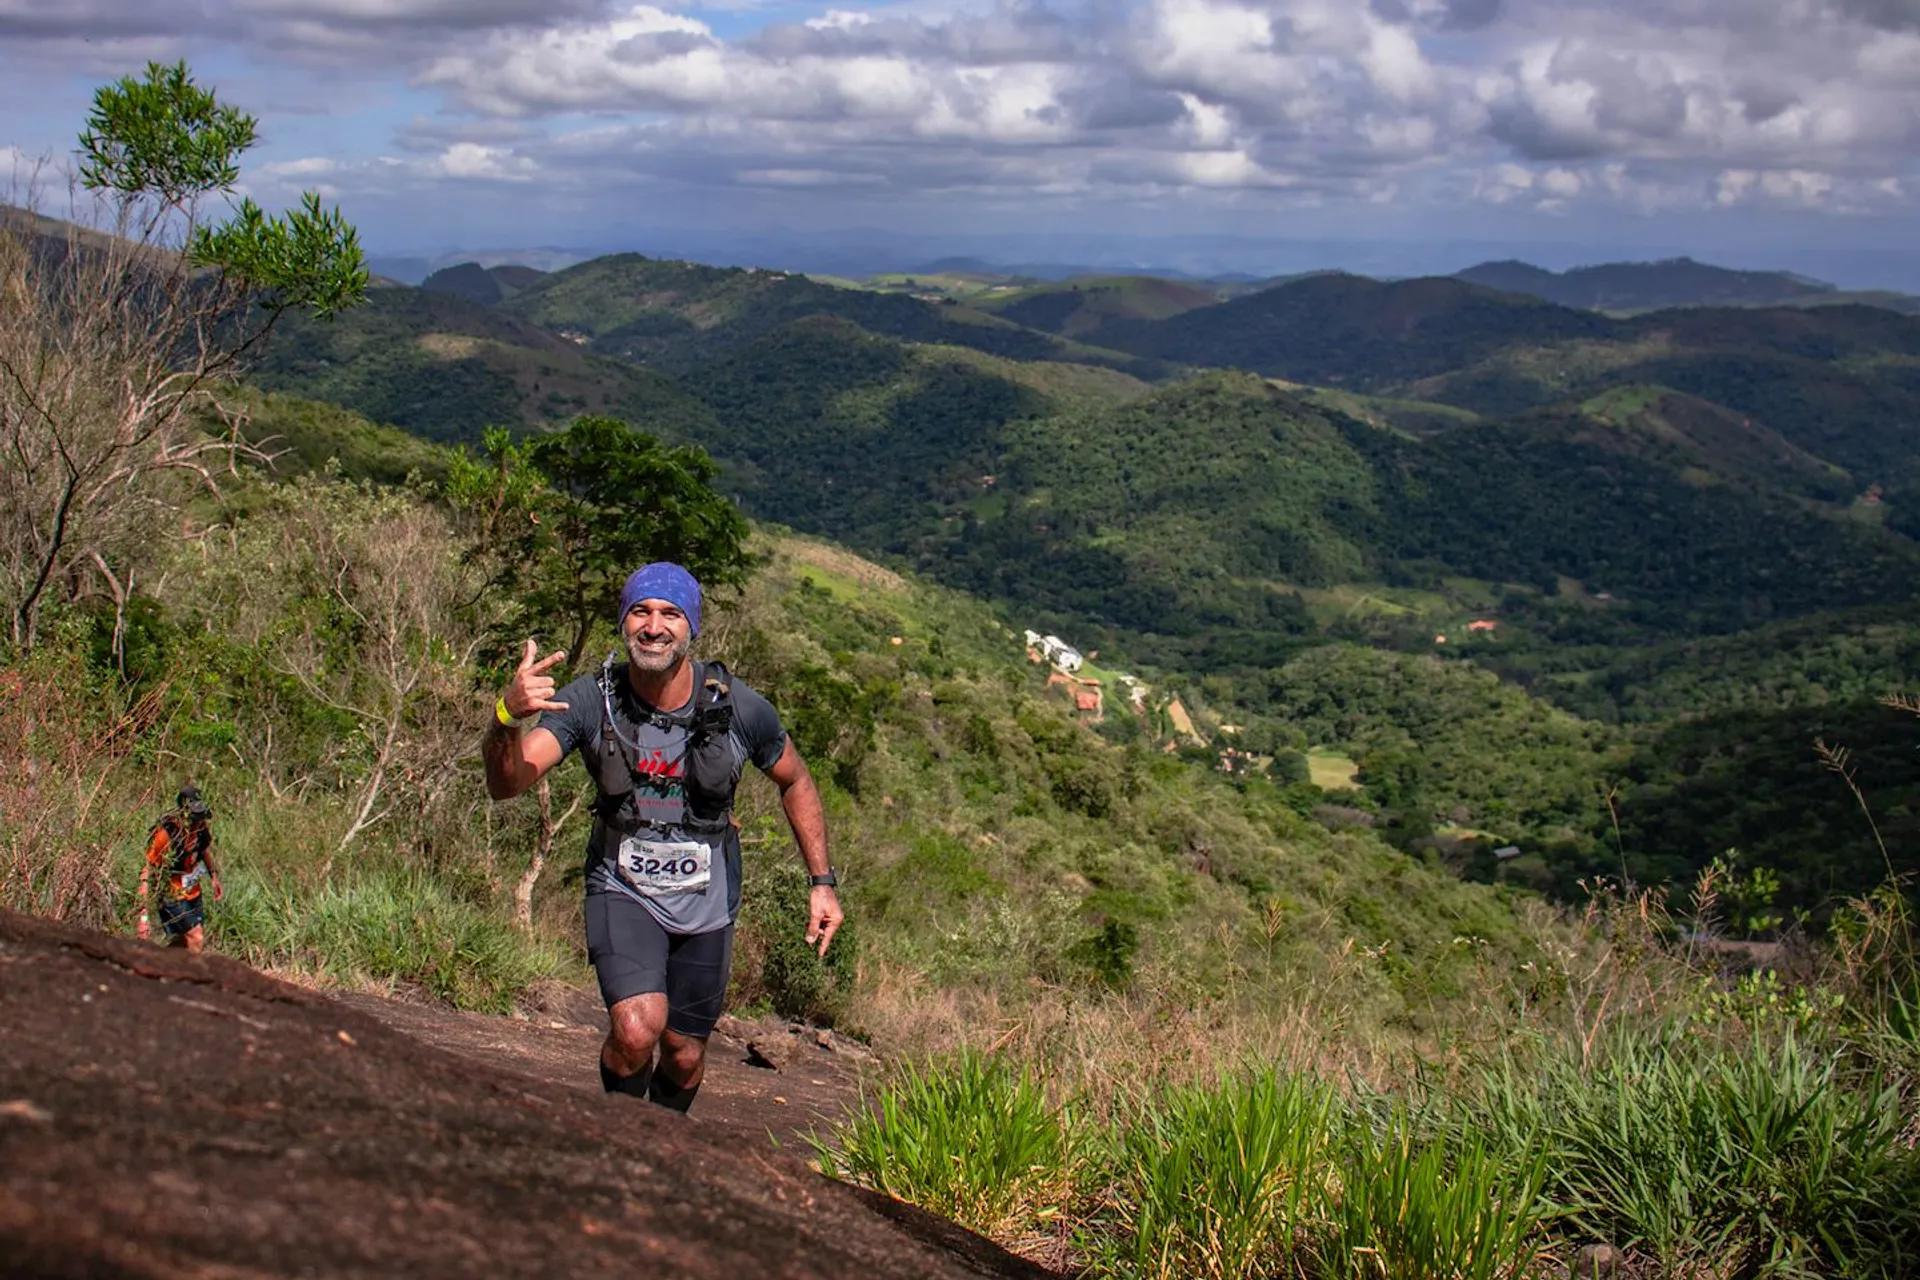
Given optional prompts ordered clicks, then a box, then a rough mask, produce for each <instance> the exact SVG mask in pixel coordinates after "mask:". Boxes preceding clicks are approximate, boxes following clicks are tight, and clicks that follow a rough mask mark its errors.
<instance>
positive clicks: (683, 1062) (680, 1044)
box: [660, 1031, 707, 1080]
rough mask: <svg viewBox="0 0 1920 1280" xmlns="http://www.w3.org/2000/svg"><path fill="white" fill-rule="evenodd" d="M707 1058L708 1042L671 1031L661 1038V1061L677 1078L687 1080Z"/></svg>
mask: <svg viewBox="0 0 1920 1280" xmlns="http://www.w3.org/2000/svg"><path fill="white" fill-rule="evenodd" d="M706 1060H707V1042H706V1041H705V1040H700V1039H696V1038H695V1037H693V1036H683V1035H680V1034H678V1033H676V1032H673V1031H669V1032H667V1033H666V1034H665V1035H664V1036H662V1037H661V1039H660V1063H661V1065H662V1066H664V1067H667V1069H668V1070H669V1071H671V1072H672V1074H673V1076H674V1078H675V1079H678V1080H686V1079H688V1078H689V1077H691V1076H693V1074H694V1073H695V1072H697V1071H699V1070H700V1066H701V1064H702V1063H704V1062H705V1061H706Z"/></svg>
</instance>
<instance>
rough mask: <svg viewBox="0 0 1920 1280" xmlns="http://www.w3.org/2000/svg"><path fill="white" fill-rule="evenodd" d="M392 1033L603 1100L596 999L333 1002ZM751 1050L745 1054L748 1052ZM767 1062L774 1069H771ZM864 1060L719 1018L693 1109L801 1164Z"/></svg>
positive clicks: (839, 1045) (856, 1084)
mask: <svg viewBox="0 0 1920 1280" xmlns="http://www.w3.org/2000/svg"><path fill="white" fill-rule="evenodd" d="M334 998H335V999H337V1000H338V1001H339V1002H340V1003H341V1004H343V1005H345V1006H347V1007H348V1008H351V1009H357V1010H359V1011H361V1012H362V1013H365V1014H367V1015H369V1016H370V1017H374V1018H377V1019H379V1020H380V1021H381V1022H383V1023H385V1024H386V1025H387V1026H390V1027H392V1028H394V1029H395V1030H397V1031H402V1032H405V1033H406V1034H408V1035H410V1036H412V1037H414V1038H415V1039H417V1040H420V1041H423V1042H424V1043H426V1044H430V1045H434V1046H436V1047H438V1048H441V1049H445V1050H447V1051H449V1052H451V1053H456V1054H459V1055H460V1056H461V1057H464V1058H468V1059H471V1060H472V1061H473V1062H474V1063H476V1064H484V1066H485V1067H489V1068H499V1069H503V1070H509V1071H515V1072H519V1073H522V1074H525V1075H530V1076H533V1077H535V1078H537V1079H540V1080H544V1081H548V1082H550V1083H552V1084H555V1085H560V1086H564V1087H567V1088H571V1089H582V1090H585V1091H586V1092H587V1093H588V1094H590V1095H591V1096H592V1097H595V1098H603V1097H604V1096H605V1095H604V1094H603V1093H602V1092H601V1088H600V1073H599V1070H598V1068H597V1066H596V1064H597V1063H598V1061H599V1056H600V1042H601V1041H602V1040H603V1039H604V1038H605V1036H606V1033H607V1016H606V1011H605V1009H604V1008H603V1007H602V1006H601V1004H600V1001H599V999H598V998H597V997H596V996H595V995H594V993H592V992H590V991H585V990H574V989H570V988H559V989H554V990H552V991H550V992H549V993H547V994H546V996H545V999H544V1001H543V1007H541V1008H540V1009H538V1010H537V1011H536V1012H534V1013H533V1014H531V1015H530V1016H528V1017H526V1018H525V1019H520V1018H496V1017H489V1016H487V1015H485V1014H478V1013H460V1012H457V1011H455V1010H451V1009H446V1008H443V1007H441V1006H438V1005H433V1004H427V1003H418V1002H411V1001H400V1000H389V999H385V998H383V997H380V996H370V995H337V996H335V997H334ZM750 1046H751V1048H750ZM769 1062H772V1063H775V1064H777V1065H773V1066H769V1065H766V1064H767V1063H769ZM874 1066H875V1064H874V1061H873V1059H872V1056H871V1055H870V1054H868V1053H867V1051H866V1050H865V1049H864V1048H862V1047H861V1046H860V1045H859V1044H858V1043H857V1042H855V1041H852V1040H848V1039H847V1038H845V1037H844V1036H838V1035H835V1034H834V1033H833V1032H831V1031H818V1030H815V1029H814V1028H811V1027H802V1026H800V1025H799V1024H797V1023H794V1024H789V1023H787V1022H784V1021H782V1020H780V1019H778V1018H761V1019H754V1020H742V1019H739V1018H735V1017H732V1016H730V1015H729V1016H727V1017H723V1018H721V1020H720V1025H719V1026H718V1027H716V1028H715V1029H714V1034H713V1039H712V1040H711V1041H710V1042H709V1043H708V1046H707V1074H706V1080H705V1082H704V1083H702V1085H701V1086H700V1097H699V1099H698V1100H697V1101H696V1102H695V1104H694V1110H693V1114H694V1116H695V1117H696V1118H697V1119H698V1120H699V1121H700V1122H701V1123H702V1124H703V1125H705V1126H708V1127H710V1128H714V1129H719V1130H725V1131H727V1132H730V1133H732V1134H734V1135H736V1136H738V1137H742V1138H746V1139H749V1140H751V1141H752V1142H754V1143H757V1144H759V1145H760V1146H762V1147H765V1148H767V1149H770V1150H785V1151H788V1152H792V1153H795V1154H799V1155H805V1154H806V1153H807V1151H808V1147H807V1144H806V1140H805V1135H806V1134H807V1133H808V1132H815V1133H820V1134H825V1133H826V1132H828V1131H829V1130H830V1129H831V1128H832V1127H833V1125H834V1124H835V1123H836V1122H837V1121H839V1120H840V1119H841V1118H842V1117H843V1116H845V1115H846V1112H847V1109H848V1108H849V1107H852V1106H854V1105H856V1104H857V1102H858V1099H859V1095H860V1084H861V1081H862V1079H863V1077H868V1076H870V1075H871V1074H872V1071H873V1068H874Z"/></svg>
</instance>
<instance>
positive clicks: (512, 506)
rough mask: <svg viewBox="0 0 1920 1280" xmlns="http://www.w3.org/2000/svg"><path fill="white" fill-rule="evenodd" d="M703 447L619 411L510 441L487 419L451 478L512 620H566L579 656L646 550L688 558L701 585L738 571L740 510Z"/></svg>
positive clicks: (654, 555) (570, 649)
mask: <svg viewBox="0 0 1920 1280" xmlns="http://www.w3.org/2000/svg"><path fill="white" fill-rule="evenodd" d="M718 475H719V468H718V467H717V466H716V465H715V464H714V462H713V460H712V459H711V458H709V457H708V456H707V455H706V453H705V451H703V450H701V449H698V448H693V447H690V446H675V445H664V444H661V443H660V442H659V441H658V440H656V439H654V438H653V437H652V436H651V435H648V434H647V433H646V432H644V431H636V430H634V429H633V428H632V427H629V426H628V425H627V424H626V423H624V422H621V421H620V420H619V419H617V418H604V417H596V416H592V415H588V416H584V417H580V418H576V419H574V421H573V422H572V423H571V424H570V425H569V426H568V427H567V428H566V429H565V430H564V431H558V432H555V433H553V434H552V435H546V436H536V437H534V438H533V439H530V440H526V441H523V442H515V441H514V440H513V438H512V437H511V436H510V435H509V434H508V433H507V432H505V431H503V430H499V429H494V430H490V431H488V432H487V433H486V434H485V436H484V437H483V440H482V456H481V457H480V458H472V457H463V458H462V460H461V461H460V462H459V463H457V464H456V465H455V468H454V471H453V473H452V475H451V477H450V478H449V480H448V492H449V495H450V497H451V498H452V500H453V502H454V504H455V506H457V507H459V508H460V509H462V510H463V511H465V512H466V513H467V517H468V520H469V523H470V524H471V525H472V529H473V537H474V551H475V554H476V555H480V556H483V557H484V558H485V559H486V560H487V561H488V563H489V565H490V569H491V576H492V578H493V580H494V582H495V584H496V586H497V587H498V588H499V589H503V590H506V591H508V592H510V593H511V594H512V596H513V598H514V599H515V601H516V602H517V604H518V606H519V607H518V610H517V616H515V617H514V618H513V620H512V622H511V623H510V625H513V626H520V627H525V626H528V625H536V626H538V625H543V624H544V625H545V626H548V627H558V628H564V629H565V630H563V631H562V632H561V634H562V635H565V636H567V637H568V641H567V655H568V657H569V658H570V659H572V660H573V661H575V662H578V661H579V660H580V658H581V650H582V649H583V648H584V647H585V646H586V643H587V637H588V634H589V632H591V631H592V629H593V624H594V623H595V622H596V621H600V620H605V621H612V618H613V613H614V610H615V609H617V608H618V607H619V603H620V589H621V587H622V586H624V585H625V583H626V579H627V575H628V574H630V573H631V572H633V570H635V569H637V568H639V567H640V566H641V565H642V564H644V563H647V562H648V561H652V560H674V561H678V562H679V563H681V564H683V565H685V566H686V567H687V568H688V569H689V570H690V571H691V572H692V573H693V575H694V576H695V577H697V578H699V579H700V581H701V583H702V584H703V585H704V586H706V587H708V588H713V587H724V586H734V585H737V584H739V583H740V582H742V581H744V580H745V578H746V573H747V568H748V566H749V564H750V559H749V557H748V555H747V550H746V538H747V522H746V520H745V518H744V517H742V516H741V514H740V512H739V511H738V510H736V509H735V508H734V505H733V504H732V503H731V502H729V501H727V499H726V498H724V497H723V496H721V495H720V494H719V493H718V492H717V491H715V489H714V488H713V481H714V479H715V478H716V477H717V476H718Z"/></svg>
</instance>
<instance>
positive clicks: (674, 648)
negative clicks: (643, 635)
mask: <svg viewBox="0 0 1920 1280" xmlns="http://www.w3.org/2000/svg"><path fill="white" fill-rule="evenodd" d="M626 645H627V661H628V662H631V663H632V664H633V666H634V670H636V671H650V672H654V673H656V674H657V673H659V672H662V671H671V670H673V669H674V667H676V666H678V665H679V663H680V660H681V659H682V658H685V657H686V656H687V651H688V650H689V649H691V648H692V647H693V637H692V636H688V637H687V638H686V639H685V640H681V641H678V642H677V643H675V644H672V645H669V646H668V647H667V649H666V650H665V651H664V652H661V653H654V652H651V651H649V650H646V649H642V648H641V647H640V635H639V633H638V632H635V633H634V634H633V635H630V636H628V637H626Z"/></svg>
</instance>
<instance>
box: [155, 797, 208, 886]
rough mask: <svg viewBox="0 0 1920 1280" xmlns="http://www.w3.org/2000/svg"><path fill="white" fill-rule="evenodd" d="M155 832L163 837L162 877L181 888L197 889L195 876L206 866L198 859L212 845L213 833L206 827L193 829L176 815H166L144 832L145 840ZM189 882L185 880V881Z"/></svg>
mask: <svg viewBox="0 0 1920 1280" xmlns="http://www.w3.org/2000/svg"><path fill="white" fill-rule="evenodd" d="M155 831H164V832H166V833H167V866H166V868H165V871H164V874H165V875H168V876H170V877H172V878H173V879H174V880H175V881H177V882H180V883H181V884H182V887H183V888H189V889H197V886H198V884H199V876H198V874H197V872H198V871H199V870H200V868H201V867H204V866H205V865H206V860H205V858H204V857H203V856H202V855H204V854H205V853H206V851H207V849H208V848H209V847H210V846H211V845H212V844H213V832H211V831H209V830H208V829H207V828H206V827H199V828H197V829H196V828H195V827H194V826H193V824H191V823H188V822H183V821H181V820H180V818H179V816H178V815H177V814H172V813H167V814H162V815H161V816H160V820H159V821H158V822H156V823H154V824H153V826H151V827H149V828H148V829H147V839H148V840H152V839H153V833H154V832H155ZM189 876H192V877H193V879H191V880H188V879H187V877H189Z"/></svg>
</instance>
